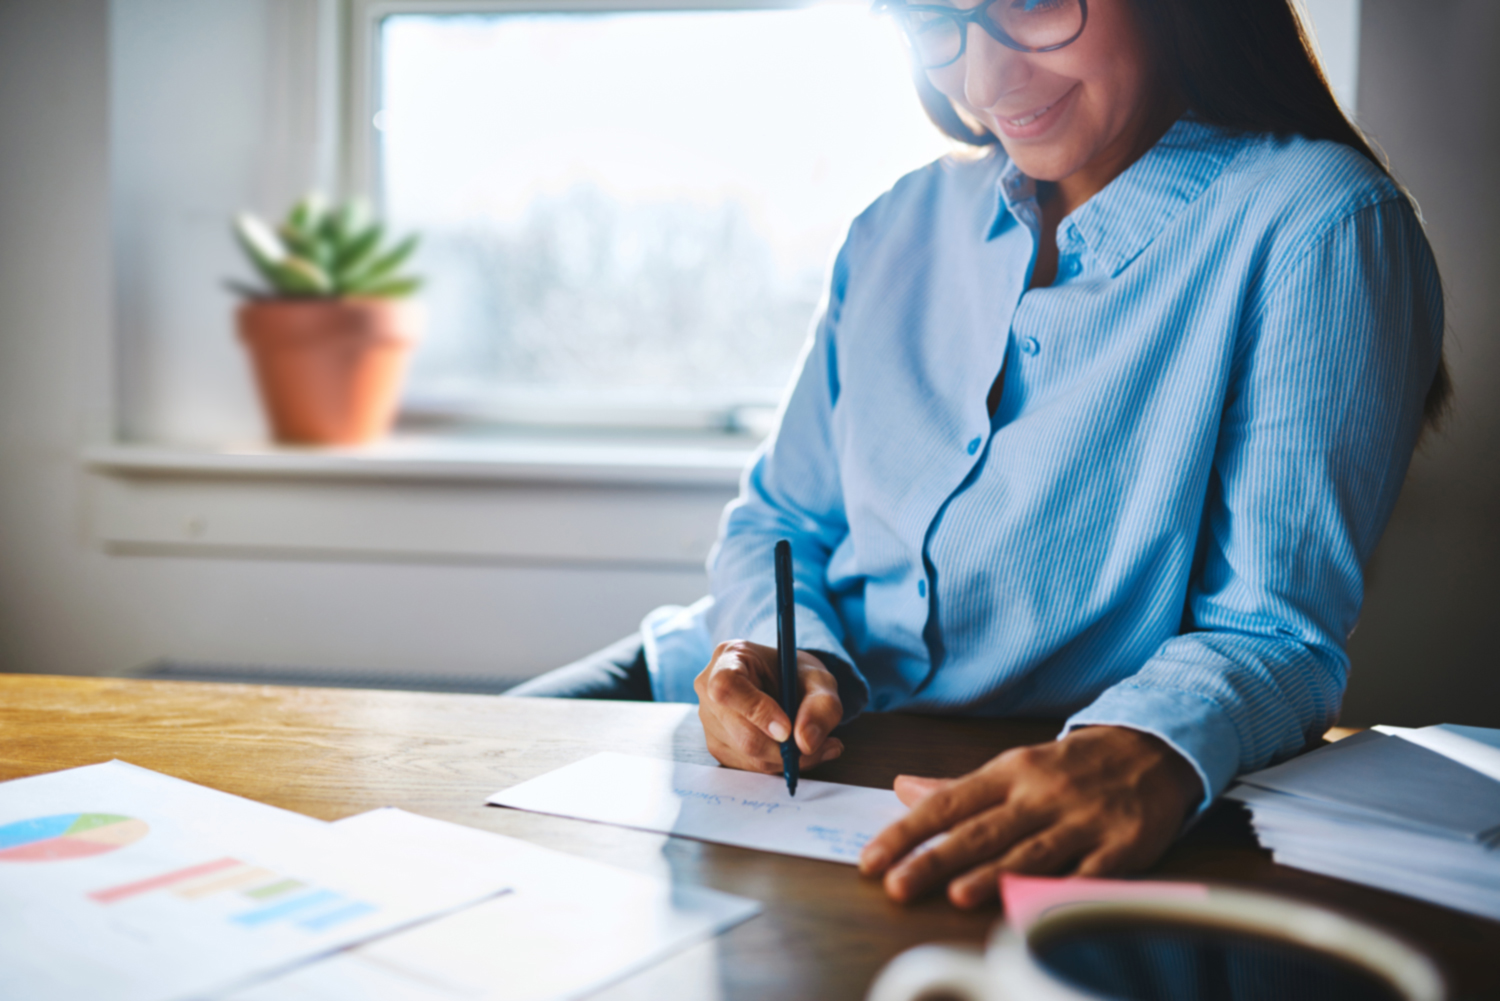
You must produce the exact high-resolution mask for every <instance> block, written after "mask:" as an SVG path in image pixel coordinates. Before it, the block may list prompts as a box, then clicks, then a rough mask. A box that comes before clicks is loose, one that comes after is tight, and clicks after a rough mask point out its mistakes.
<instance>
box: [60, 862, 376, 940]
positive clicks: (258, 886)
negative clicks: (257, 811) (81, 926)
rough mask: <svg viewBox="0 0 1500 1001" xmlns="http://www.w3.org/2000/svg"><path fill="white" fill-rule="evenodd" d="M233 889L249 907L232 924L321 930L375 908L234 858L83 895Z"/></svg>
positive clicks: (106, 898) (182, 894) (191, 894)
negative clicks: (284, 923) (286, 924)
mask: <svg viewBox="0 0 1500 1001" xmlns="http://www.w3.org/2000/svg"><path fill="white" fill-rule="evenodd" d="M236 890H237V891H239V896H240V897H242V898H245V899H246V900H249V901H252V902H253V906H252V907H251V908H250V909H249V910H245V911H240V912H239V913H236V914H234V915H232V916H231V917H230V918H229V920H230V922H231V923H232V924H235V925H238V926H240V927H242V928H259V927H261V926H263V925H269V924H274V923H277V922H280V921H290V922H295V923H296V924H297V926H298V927H300V928H302V929H304V930H306V931H311V932H321V931H326V930H327V929H329V928H333V927H335V926H337V925H340V924H343V923H344V922H345V921H352V920H354V919H355V918H359V917H363V916H365V915H366V914H370V913H372V912H373V911H375V910H376V907H375V906H374V905H373V904H368V903H365V902H364V901H360V900H352V899H350V898H349V897H346V896H345V895H343V894H341V893H337V892H335V891H333V890H328V889H320V888H318V887H315V886H310V885H308V884H307V883H305V882H303V881H302V880H299V879H291V878H288V877H285V876H282V875H280V874H278V873H275V872H272V871H271V870H270V869H265V868H262V867H260V866H256V865H251V864H249V863H247V862H242V861H240V860H239V859H234V858H221V859H215V860H213V861H212V862H203V863H199V864H197V865H190V866H186V867H184V868H181V869H174V870H172V871H171V872H164V873H161V874H159V875H156V876H150V877H148V878H146V879H138V880H134V881H132V882H129V883H122V884H120V885H118V886H109V887H105V888H104V889H101V890H95V891H93V892H92V893H90V894H89V895H88V896H89V899H90V900H93V901H95V902H97V903H100V904H116V903H119V902H120V901H123V900H129V899H131V898H132V897H139V896H141V895H142V894H147V893H154V892H157V891H170V892H171V893H172V894H173V896H175V897H177V898H179V899H181V900H188V901H193V900H200V899H203V898H205V897H213V896H217V895H219V894H223V893H228V892H231V891H236Z"/></svg>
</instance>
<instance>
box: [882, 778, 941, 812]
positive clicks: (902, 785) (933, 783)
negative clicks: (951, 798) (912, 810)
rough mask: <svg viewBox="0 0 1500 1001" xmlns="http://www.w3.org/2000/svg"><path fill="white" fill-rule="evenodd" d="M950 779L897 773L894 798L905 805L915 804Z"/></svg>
mask: <svg viewBox="0 0 1500 1001" xmlns="http://www.w3.org/2000/svg"><path fill="white" fill-rule="evenodd" d="M952 781H953V780H952V779H929V778H923V777H921V776H919V775H897V776H896V786H895V789H896V798H897V799H899V800H900V801H901V802H902V803H903V804H905V805H906V806H909V807H910V806H916V805H917V804H918V803H920V802H922V800H924V799H926V798H927V797H928V796H930V795H931V794H932V793H935V792H937V791H938V790H939V789H941V788H943V786H946V785H948V784H949V783H951V782H952Z"/></svg>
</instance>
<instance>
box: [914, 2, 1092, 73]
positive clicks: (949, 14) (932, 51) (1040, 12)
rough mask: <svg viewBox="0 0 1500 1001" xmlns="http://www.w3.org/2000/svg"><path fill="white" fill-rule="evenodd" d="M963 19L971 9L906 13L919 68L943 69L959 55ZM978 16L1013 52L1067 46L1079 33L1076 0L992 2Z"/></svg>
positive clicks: (925, 9)
mask: <svg viewBox="0 0 1500 1001" xmlns="http://www.w3.org/2000/svg"><path fill="white" fill-rule="evenodd" d="M967 15H970V11H969V10H960V9H957V8H952V7H938V6H928V5H925V4H924V5H913V6H909V7H907V8H905V10H904V11H903V12H902V24H903V27H905V29H906V33H907V35H908V36H909V37H910V38H911V43H912V47H913V48H914V49H915V50H916V54H917V58H918V59H919V60H920V61H921V63H922V65H923V66H925V67H927V68H929V69H935V68H937V67H939V66H946V65H947V64H949V63H951V62H953V61H954V60H956V59H957V58H958V57H959V55H961V54H962V52H963V48H964V33H965V31H966V30H967V29H968V25H967V23H966V21H967V20H968V19H969V17H968V16H967ZM978 17H979V18H982V19H984V20H987V21H989V25H986V26H985V27H986V30H988V29H989V28H990V27H991V26H993V27H994V28H998V29H999V31H1000V33H1001V34H1003V35H1005V36H1007V37H1008V38H1009V40H1010V42H1012V43H1014V45H1013V47H1014V48H1019V49H1023V50H1030V51H1037V50H1041V49H1049V48H1052V47H1054V46H1060V45H1063V44H1066V43H1067V42H1070V41H1072V40H1073V39H1074V38H1075V37H1076V36H1077V35H1078V33H1079V31H1080V30H1082V28H1083V6H1082V5H1081V4H1080V3H1079V0H991V2H989V3H987V4H985V5H984V11H983V12H982V13H980V14H979V15H978ZM991 34H994V32H993V31H992V32H991Z"/></svg>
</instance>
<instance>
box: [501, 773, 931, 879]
mask: <svg viewBox="0 0 1500 1001" xmlns="http://www.w3.org/2000/svg"><path fill="white" fill-rule="evenodd" d="M489 802H490V803H492V804H494V805H496V806H508V807H512V808H514V809H517V810H529V811H531V812H532V813H548V814H553V815H555V816H559V817H574V818H577V819H579V820H593V821H597V822H599V823H604V824H616V825H618V826H620V827H634V828H638V829H640V830H644V831H656V832H658V833H662V834H676V835H680V836H682V837H687V838H697V839H699V840H701V841H716V842H718V843H720V844H725V845H736V846H738V847H741V848H754V849H757V850H759V851H766V852H777V853H780V854H783V855H800V856H803V857H805V858H814V859H824V860H826V861H829V862H844V863H847V864H850V865H852V864H854V863H855V862H857V861H858V859H859V852H860V849H861V848H863V847H864V846H865V843H866V842H868V841H869V840H870V839H871V838H873V837H874V836H875V835H876V834H878V833H879V832H880V831H881V829H882V828H884V827H885V826H886V825H888V824H890V823H892V822H894V821H896V820H899V819H900V818H901V817H902V816H904V815H905V814H906V812H907V811H906V807H905V806H903V805H902V804H901V801H900V800H899V799H897V798H896V794H895V793H894V792H891V791H889V790H885V789H866V788H864V787H862V786H850V785H841V784H839V783H836V782H818V781H816V780H805V781H803V782H800V783H799V784H798V785H797V795H796V796H795V797H794V796H791V795H789V794H788V793H787V789H786V783H785V782H784V781H783V780H782V779H781V777H780V776H771V775H761V774H757V773H754V772H742V771H737V770H735V769H731V768H714V767H709V766H707V765H690V764H683V763H681V762H674V761H660V760H658V759H656V758H639V757H634V756H632V755H628V754H615V753H612V752H611V753H605V754H596V755H594V756H593V757H591V758H586V759H584V760H583V761H579V762H576V763H574V764H571V765H568V766H567V767H565V768H559V769H557V770H556V771H554V772H548V773H547V774H546V775H542V776H540V777H538V778H534V779H532V780H531V781H529V782H523V783H521V784H520V785H518V786H513V787H512V788H510V789H506V790H503V791H501V792H497V793H496V794H495V795H493V796H491V797H490V799H489Z"/></svg>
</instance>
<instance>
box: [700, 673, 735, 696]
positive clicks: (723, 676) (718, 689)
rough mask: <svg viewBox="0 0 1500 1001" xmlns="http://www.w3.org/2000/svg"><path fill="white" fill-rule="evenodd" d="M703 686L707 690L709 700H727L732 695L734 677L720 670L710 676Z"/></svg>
mask: <svg viewBox="0 0 1500 1001" xmlns="http://www.w3.org/2000/svg"><path fill="white" fill-rule="evenodd" d="M704 687H705V688H706V689H707V690H708V697H709V699H710V700H711V701H713V702H727V701H728V700H729V699H730V698H732V697H733V695H734V689H735V683H734V678H733V677H732V676H731V675H729V674H727V673H725V672H723V671H720V672H717V673H715V674H714V675H713V676H712V677H710V678H709V679H708V681H707V682H706V683H705V685H704Z"/></svg>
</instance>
